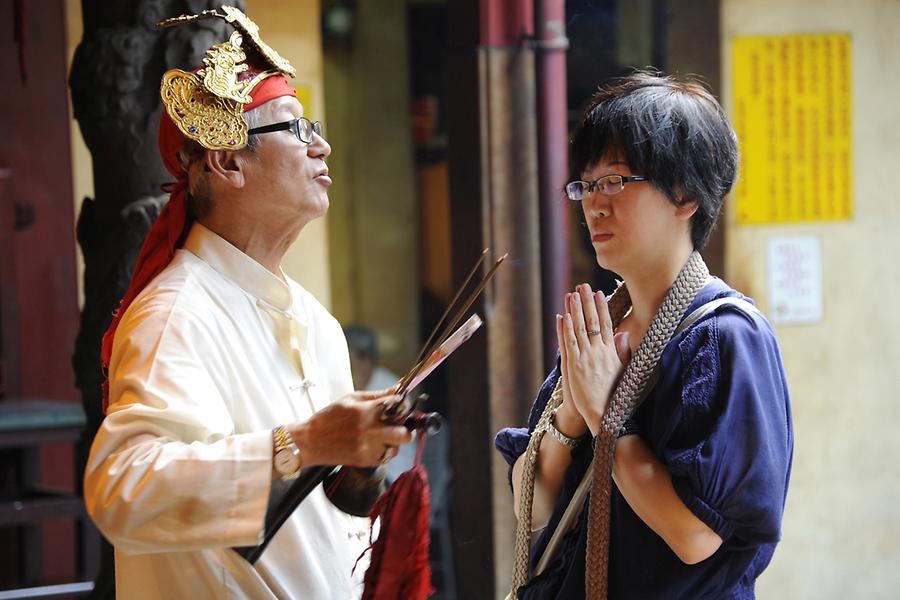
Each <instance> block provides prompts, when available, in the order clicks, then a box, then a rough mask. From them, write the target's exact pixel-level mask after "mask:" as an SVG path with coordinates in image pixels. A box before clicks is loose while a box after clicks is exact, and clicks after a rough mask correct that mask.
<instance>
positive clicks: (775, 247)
mask: <svg viewBox="0 0 900 600" xmlns="http://www.w3.org/2000/svg"><path fill="white" fill-rule="evenodd" d="M768 271H769V316H770V317H771V319H772V322H773V323H778V324H789V323H815V322H817V321H821V320H822V256H821V251H820V247H819V240H818V238H815V237H813V236H795V237H779V238H773V239H771V240H769V264H768Z"/></svg>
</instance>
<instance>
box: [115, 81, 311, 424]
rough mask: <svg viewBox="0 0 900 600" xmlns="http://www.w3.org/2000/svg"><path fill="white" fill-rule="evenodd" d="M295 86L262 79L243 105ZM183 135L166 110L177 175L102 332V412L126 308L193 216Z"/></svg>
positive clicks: (169, 163)
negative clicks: (182, 156)
mask: <svg viewBox="0 0 900 600" xmlns="http://www.w3.org/2000/svg"><path fill="white" fill-rule="evenodd" d="M256 73H258V71H254V70H253V69H250V70H248V71H245V72H244V73H242V78H249V77H252V76H254V75H255V74H256ZM295 95H296V92H295V91H294V88H292V87H291V86H290V84H289V83H288V82H287V79H285V78H284V77H283V76H282V75H274V76H272V77H269V78H267V79H264V80H262V82H260V83H259V84H257V86H256V87H255V88H253V92H252V93H251V97H252V98H253V101H252V102H250V103H249V104H245V105H244V107H243V108H244V110H245V111H247V110H252V109H254V108H256V107H257V106H260V105H261V104H264V103H266V102H268V101H269V100H273V99H275V98H280V97H281V96H295ZM184 140H185V138H184V136H183V135H182V134H181V131H179V130H178V127H176V126H175V123H174V122H173V121H172V119H171V118H170V117H169V114H168V113H167V112H166V111H163V114H162V118H161V119H160V123H159V153H160V155H161V156H162V159H163V164H164V165H165V167H166V169H167V170H168V171H169V173H171V174H172V176H173V177H175V182H174V183H169V184H166V185H164V186H163V191H166V192H169V201H168V202H167V203H166V206H165V207H164V208H163V209H162V211H161V212H160V213H159V217H157V219H156V222H154V223H153V227H151V228H150V231H149V232H148V233H147V237H146V238H144V244H143V245H142V246H141V251H140V254H138V257H137V261H135V264H134V273H133V275H132V276H131V283H130V284H129V285H128V290H127V291H126V292H125V296H124V297H123V298H122V301H121V302H120V303H119V308H118V309H116V311H115V312H114V313H113V320H112V323H110V325H109V328H108V329H107V330H106V333H105V334H104V335H103V345H102V346H101V349H100V360H101V364H102V368H103V413H104V414H106V408H107V406H108V405H109V379H108V378H107V373H108V369H109V359H110V357H111V356H112V347H113V340H114V339H115V336H116V329H117V328H118V326H119V321H120V320H121V318H122V315H124V314H125V311H126V310H127V309H128V307H129V306H130V305H131V303H132V302H133V301H134V299H135V298H136V297H137V295H138V294H140V293H141V290H143V289H144V288H145V287H146V286H147V284H148V283H150V281H152V280H153V278H154V277H156V276H157V275H159V274H160V272H162V270H163V269H165V268H166V266H167V265H168V264H169V262H171V260H172V257H173V256H175V251H176V250H177V249H178V248H179V247H181V245H182V244H183V243H184V238H185V236H186V235H187V232H188V230H189V229H190V227H191V219H190V218H189V215H188V211H187V183H188V182H187V172H185V171H184V169H182V168H181V163H180V162H179V160H178V151H179V150H181V146H182V144H183V143H184Z"/></svg>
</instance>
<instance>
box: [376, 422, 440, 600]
mask: <svg viewBox="0 0 900 600" xmlns="http://www.w3.org/2000/svg"><path fill="white" fill-rule="evenodd" d="M424 442H425V440H424V438H423V437H420V439H419V448H418V450H417V452H416V464H415V465H413V467H412V469H410V470H409V471H406V472H405V473H402V474H401V475H400V477H398V478H397V479H396V480H395V481H394V483H393V484H391V487H390V488H388V490H387V491H386V492H385V493H384V494H382V496H381V498H379V499H378V501H377V502H376V503H375V506H373V507H372V510H371V512H370V513H369V518H370V519H371V520H372V522H373V523H374V522H375V519H381V526H380V530H379V532H378V539H377V540H375V542H374V543H373V544H372V545H371V546H370V549H371V551H372V556H371V558H370V562H369V568H368V569H367V570H366V576H365V579H364V589H363V595H362V600H396V599H397V598H403V599H404V600H422V599H423V598H427V597H428V596H430V595H431V594H433V593H434V588H432V587H431V566H430V565H429V563H428V545H429V538H428V513H429V511H430V501H429V499H428V475H427V474H426V473H425V468H424V467H423V466H422V464H421V457H422V447H423V446H424Z"/></svg>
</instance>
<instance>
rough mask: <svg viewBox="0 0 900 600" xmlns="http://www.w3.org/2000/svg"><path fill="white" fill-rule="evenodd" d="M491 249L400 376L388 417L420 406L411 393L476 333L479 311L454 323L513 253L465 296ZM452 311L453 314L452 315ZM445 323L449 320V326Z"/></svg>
mask: <svg viewBox="0 0 900 600" xmlns="http://www.w3.org/2000/svg"><path fill="white" fill-rule="evenodd" d="M489 251H490V248H485V249H484V250H482V252H481V255H480V256H479V257H478V260H477V261H476V262H475V264H474V265H473V266H472V268H471V269H470V270H469V273H468V275H466V278H465V280H464V281H463V283H462V285H461V286H460V287H459V290H457V292H456V294H455V295H454V296H453V300H451V301H450V304H449V305H448V306H447V309H446V310H445V311H444V314H443V315H441V318H440V320H439V321H438V323H437V325H436V326H435V327H434V329H433V330H432V332H431V335H429V336H428V339H427V340H426V341H425V344H424V345H423V346H422V350H421V351H420V352H419V356H418V357H417V358H416V362H415V364H414V365H413V367H412V369H410V370H409V371H408V372H407V373H406V375H404V376H403V377H401V378H400V381H399V382H398V383H397V389H396V393H397V395H398V396H400V398H401V399H400V400H399V401H397V402H395V403H393V404H387V405H385V408H384V415H383V419H384V420H386V421H394V422H401V421H405V419H406V417H407V416H409V415H410V414H411V413H412V412H413V411H414V410H415V409H416V408H417V406H416V404H417V403H415V402H409V401H408V400H407V398H406V396H407V393H408V392H409V391H410V390H411V389H413V388H415V387H416V386H417V385H419V384H420V383H422V381H424V380H425V378H426V377H428V375H430V374H431V372H432V371H434V369H435V368H437V366H438V365H440V364H441V363H442V362H444V360H445V359H446V358H447V357H448V356H450V354H452V353H453V352H454V351H455V350H456V349H457V348H459V347H460V346H461V345H462V344H463V343H464V342H465V341H466V340H468V339H469V338H470V337H472V334H474V333H475V332H476V331H477V330H478V328H479V327H481V325H482V321H481V317H479V316H478V315H477V314H473V315H472V316H471V317H469V319H468V320H466V322H465V323H463V324H462V325H461V326H460V327H459V329H456V330H454V327H456V326H457V325H458V324H459V322H460V321H461V320H462V318H463V317H464V316H465V314H466V312H467V311H468V310H469V308H471V307H472V304H474V303H475V300H477V299H478V296H480V295H481V292H482V291H484V288H485V287H486V286H487V284H488V282H489V281H490V280H491V278H493V276H494V274H495V273H496V272H497V269H498V268H499V267H500V265H501V264H503V261H504V260H506V257H507V256H509V253H506V254H504V255H503V256H501V257H500V258H498V259H497V260H496V261H494V264H493V265H492V266H491V268H490V269H489V270H488V272H487V273H485V274H484V276H483V277H482V278H481V280H480V281H479V282H478V284H477V285H476V286H475V288H474V289H472V291H471V292H469V294H468V296H466V297H465V299H464V300H463V299H462V298H463V293H464V292H465V291H466V288H467V287H469V284H470V283H471V281H472V278H473V277H474V276H475V273H477V272H478V269H479V268H480V267H481V265H482V263H483V262H484V259H485V257H486V256H487V254H488V252H489ZM451 314H452V317H451V316H450V315H451ZM447 323H449V324H447ZM445 324H447V325H446V327H445ZM438 332H441V333H440V335H438Z"/></svg>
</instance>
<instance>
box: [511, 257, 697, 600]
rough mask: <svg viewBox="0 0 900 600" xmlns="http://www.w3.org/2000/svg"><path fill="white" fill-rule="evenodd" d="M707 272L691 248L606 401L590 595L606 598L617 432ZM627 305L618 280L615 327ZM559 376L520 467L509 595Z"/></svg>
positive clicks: (594, 499)
mask: <svg viewBox="0 0 900 600" xmlns="http://www.w3.org/2000/svg"><path fill="white" fill-rule="evenodd" d="M708 277H709V271H708V270H707V268H706V264H705V263H704V262H703V259H702V258H701V257H700V254H699V253H697V252H694V253H692V254H691V256H690V257H689V258H688V260H687V262H686V263H685V265H684V267H682V269H681V272H680V273H679V274H678V277H677V278H676V279H675V282H674V283H673V284H672V287H671V289H670V290H669V292H668V294H667V295H666V297H665V299H664V300H663V303H662V305H661V306H660V308H659V310H658V311H657V313H656V316H655V317H654V319H653V322H652V323H651V324H650V328H649V330H648V331H647V334H646V335H645V336H644V339H643V340H641V343H640V345H639V346H638V348H637V350H636V351H635V354H634V356H633V357H632V360H631V362H629V364H628V366H627V367H626V369H625V373H624V374H623V375H622V378H621V379H620V381H619V384H618V386H617V387H616V390H615V392H614V393H613V397H612V400H611V401H610V403H609V405H608V406H607V409H606V412H605V413H604V416H603V421H602V422H601V428H600V431H599V432H598V434H597V439H596V440H595V447H594V460H593V463H592V465H593V468H592V471H593V473H592V481H591V494H590V499H589V501H588V507H589V508H588V510H589V513H588V546H587V557H586V565H585V566H586V569H585V589H586V591H587V598H588V599H589V600H596V599H599V598H606V596H607V568H608V558H609V518H610V516H609V513H610V493H611V489H612V458H613V451H614V449H615V442H616V432H618V431H619V429H620V428H621V427H622V424H623V423H624V422H625V421H626V420H627V419H628V418H629V417H630V416H631V415H632V413H633V412H634V410H635V408H636V404H637V402H638V399H639V398H640V394H641V391H642V390H643V389H644V386H645V385H646V384H647V381H648V379H649V378H650V375H651V373H652V372H653V370H654V369H655V368H656V364H657V363H658V362H659V358H660V356H662V351H663V350H664V349H665V347H666V345H667V344H668V343H669V340H670V339H671V337H672V333H673V332H674V331H675V329H676V328H677V327H678V323H679V322H680V321H681V318H682V317H683V315H684V313H685V311H686V310H687V308H688V306H690V303H691V301H693V299H694V297H695V296H696V295H697V292H699V291H700V289H701V288H702V287H703V286H704V285H705V283H706V280H707V278H708ZM630 309H631V297H630V295H629V293H628V288H627V287H626V286H625V285H624V284H621V285H619V287H618V288H617V289H616V291H615V292H614V293H613V294H612V296H610V298H609V312H610V317H611V320H612V325H613V328H614V329H616V328H618V326H619V324H620V323H621V322H622V319H624V318H625V315H626V314H627V313H628V311H629V310H630ZM561 381H562V377H561V376H560V378H559V379H557V381H556V387H555V388H554V390H553V393H552V394H551V395H550V399H549V400H548V401H547V406H545V407H544V411H543V413H541V417H540V419H539V420H538V423H537V425H536V426H535V429H534V432H533V433H532V434H531V438H530V439H529V440H528V447H527V448H526V450H525V462H524V464H523V469H522V481H521V486H520V489H519V520H518V523H517V525H516V543H515V553H514V555H513V581H512V593H511V595H510V597H511V598H513V599H515V598H516V597H517V593H518V589H519V587H521V586H522V585H524V584H525V582H526V581H527V580H528V555H529V548H530V545H531V533H532V531H531V511H532V506H533V502H534V478H535V467H536V464H537V457H538V451H539V449H540V444H541V440H542V439H543V437H544V433H545V432H546V427H547V424H548V423H549V422H550V418H551V415H552V413H553V411H554V410H555V409H556V408H557V407H558V406H559V405H560V404H562V400H563V395H562V387H561V385H560V384H561Z"/></svg>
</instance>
